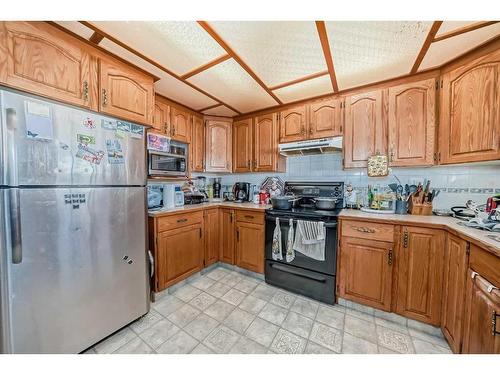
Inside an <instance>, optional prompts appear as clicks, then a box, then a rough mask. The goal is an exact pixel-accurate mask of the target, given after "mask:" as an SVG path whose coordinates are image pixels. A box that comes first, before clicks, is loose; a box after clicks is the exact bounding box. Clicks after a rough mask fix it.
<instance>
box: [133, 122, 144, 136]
mask: <svg viewBox="0 0 500 375" xmlns="http://www.w3.org/2000/svg"><path fill="white" fill-rule="evenodd" d="M143 135H144V128H143V127H142V126H141V125H135V124H130V136H131V137H132V138H137V139H142V137H143Z"/></svg>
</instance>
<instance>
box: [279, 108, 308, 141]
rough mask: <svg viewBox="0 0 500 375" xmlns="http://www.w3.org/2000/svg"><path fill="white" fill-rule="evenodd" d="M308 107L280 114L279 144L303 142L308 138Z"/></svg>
mask: <svg viewBox="0 0 500 375" xmlns="http://www.w3.org/2000/svg"><path fill="white" fill-rule="evenodd" d="M306 127H307V107H306V106H305V105H302V106H298V107H293V108H289V109H286V110H284V111H282V112H280V114H279V133H280V136H279V143H286V142H295V141H301V140H303V139H306V138H307V128H306Z"/></svg>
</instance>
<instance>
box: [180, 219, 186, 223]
mask: <svg viewBox="0 0 500 375" xmlns="http://www.w3.org/2000/svg"><path fill="white" fill-rule="evenodd" d="M186 221H188V219H179V220H177V222H178V223H185V222H186Z"/></svg>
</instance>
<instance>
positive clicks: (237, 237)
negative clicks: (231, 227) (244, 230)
mask: <svg viewBox="0 0 500 375" xmlns="http://www.w3.org/2000/svg"><path fill="white" fill-rule="evenodd" d="M236 241H238V242H240V230H239V229H236Z"/></svg>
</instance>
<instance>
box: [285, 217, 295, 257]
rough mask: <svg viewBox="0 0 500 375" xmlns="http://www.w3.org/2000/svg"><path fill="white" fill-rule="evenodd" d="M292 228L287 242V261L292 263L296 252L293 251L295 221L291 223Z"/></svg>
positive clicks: (291, 220) (289, 230)
mask: <svg viewBox="0 0 500 375" xmlns="http://www.w3.org/2000/svg"><path fill="white" fill-rule="evenodd" d="M289 225H290V228H289V229H288V239H287V241H286V261H287V262H288V263H290V262H291V261H293V260H294V259H295V251H294V250H293V234H294V233H293V219H290V221H289Z"/></svg>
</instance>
